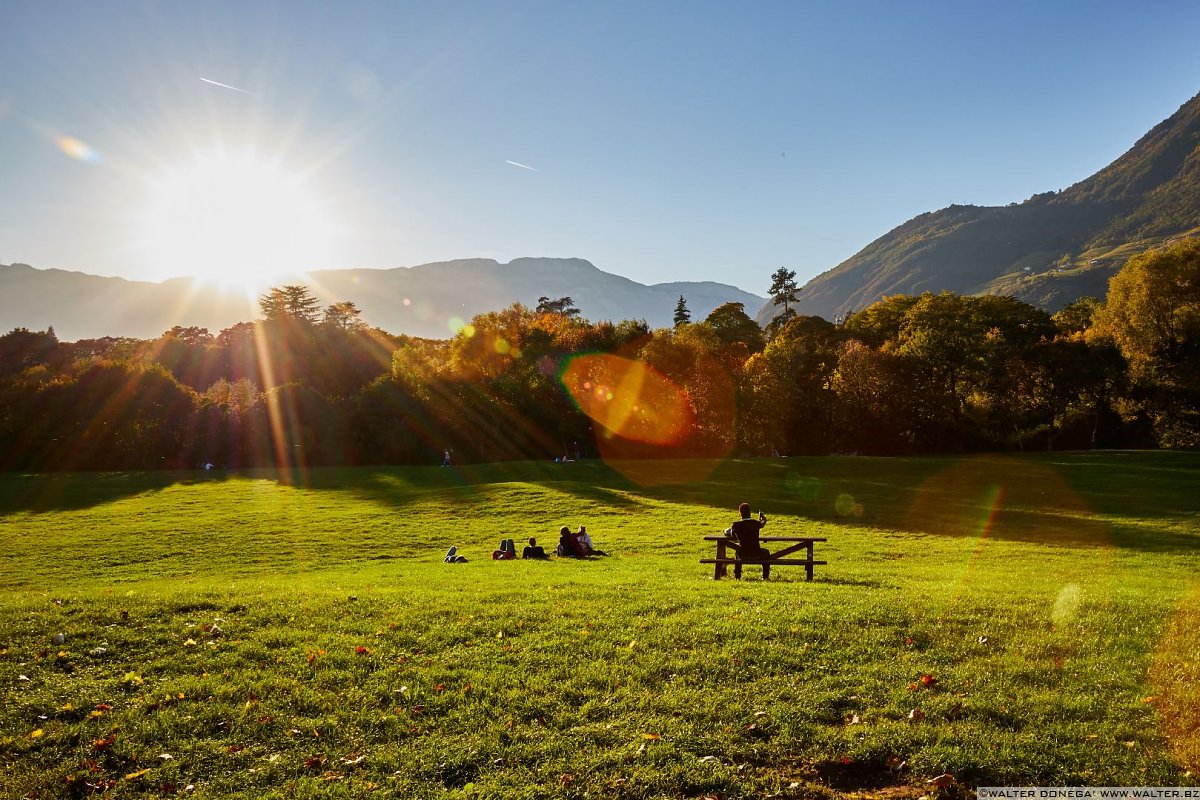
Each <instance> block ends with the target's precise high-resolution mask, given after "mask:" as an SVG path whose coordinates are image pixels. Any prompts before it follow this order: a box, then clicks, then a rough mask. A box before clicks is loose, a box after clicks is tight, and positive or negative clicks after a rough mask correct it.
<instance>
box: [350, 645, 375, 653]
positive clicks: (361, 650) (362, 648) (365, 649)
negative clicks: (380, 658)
mask: <svg viewBox="0 0 1200 800" xmlns="http://www.w3.org/2000/svg"><path fill="white" fill-rule="evenodd" d="M354 652H355V653H357V654H358V655H360V656H369V655H371V648H369V647H366V646H365V645H361V644H360V645H357V646H356V647H355V648H354Z"/></svg>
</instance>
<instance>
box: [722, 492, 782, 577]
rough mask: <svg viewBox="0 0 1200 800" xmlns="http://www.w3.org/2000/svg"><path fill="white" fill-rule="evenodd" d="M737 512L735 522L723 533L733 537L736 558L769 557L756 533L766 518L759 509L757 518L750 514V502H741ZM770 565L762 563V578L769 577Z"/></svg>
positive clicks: (765, 521)
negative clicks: (738, 515) (736, 553)
mask: <svg viewBox="0 0 1200 800" xmlns="http://www.w3.org/2000/svg"><path fill="white" fill-rule="evenodd" d="M738 514H740V517H739V519H738V520H737V522H735V523H733V524H732V525H730V526H729V527H728V528H726V529H725V535H726V536H728V537H729V538H731V539H733V541H734V543H735V544H734V547H736V548H737V552H738V558H762V559H766V558H770V557H771V553H770V551H769V550H767V549H766V548H764V547H763V546H762V545H761V544H760V543H759V541H758V534H759V531H761V530H762V529H763V528H764V527H766V524H767V518H766V517H765V516H764V515H763V513H762V512H761V511H759V512H758V519H754V518H753V517H751V516H750V504H749V503H742V504H741V505H740V506H738ZM770 574H771V565H770V564H763V580H766V579H767V578H768V577H770Z"/></svg>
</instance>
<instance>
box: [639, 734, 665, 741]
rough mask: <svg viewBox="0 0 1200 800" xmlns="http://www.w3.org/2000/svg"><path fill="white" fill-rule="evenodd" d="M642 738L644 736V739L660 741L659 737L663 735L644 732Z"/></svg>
mask: <svg viewBox="0 0 1200 800" xmlns="http://www.w3.org/2000/svg"><path fill="white" fill-rule="evenodd" d="M642 738H643V739H650V740H651V741H655V742H657V741H658V740H659V739H661V738H662V737H661V736H659V735H658V734H657V733H643V734H642Z"/></svg>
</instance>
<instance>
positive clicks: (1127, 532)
mask: <svg viewBox="0 0 1200 800" xmlns="http://www.w3.org/2000/svg"><path fill="white" fill-rule="evenodd" d="M697 466H700V465H698V464H696V463H694V462H673V461H664V462H660V463H658V464H656V465H655V474H656V477H658V478H662V479H666V480H668V481H671V482H669V483H656V484H655V485H649V486H647V485H641V484H639V483H637V482H636V481H634V480H632V479H630V478H627V477H623V476H622V475H621V474H620V473H618V472H616V471H615V470H613V469H611V468H609V467H606V466H605V465H603V464H601V463H599V462H596V461H591V462H584V463H581V464H573V465H554V464H548V463H510V464H503V465H486V466H478V467H459V468H455V469H454V470H443V469H438V468H436V467H433V468H409V469H383V470H381V469H355V470H320V469H318V470H299V471H290V470H289V471H282V472H276V471H269V472H268V471H263V472H246V473H232V472H231V473H223V472H220V473H218V472H214V473H204V472H200V473H196V472H178V473H166V472H158V473H132V474H131V473H125V474H113V473H102V474H97V473H90V474H61V475H54V476H39V475H15V474H9V475H3V476H0V548H2V549H3V552H4V553H5V555H6V561H5V570H4V572H3V574H2V575H0V586H2V587H3V589H4V591H3V593H0V632H2V633H0V683H3V685H4V686H5V687H6V688H5V702H4V703H3V705H2V706H0V763H3V764H4V776H5V778H4V786H5V792H6V793H7V794H10V795H11V796H14V797H21V796H26V795H29V794H38V793H40V794H41V795H43V796H54V797H61V796H68V795H70V794H71V793H72V792H78V793H79V794H86V793H88V792H89V791H95V788H94V787H97V786H102V785H108V784H107V782H109V781H111V782H112V788H111V790H109V791H108V792H106V794H113V795H118V794H119V796H122V797H154V796H159V795H161V794H164V793H165V794H168V795H170V794H174V793H180V792H185V791H188V790H187V789H186V787H187V786H192V787H194V790H192V792H190V793H194V794H195V795H196V796H209V797H250V796H255V797H263V798H282V797H296V796H299V797H308V796H360V795H361V796H371V795H373V794H379V795H380V796H383V795H391V796H404V797H429V798H452V797H470V796H478V797H583V796H605V797H616V798H644V797H677V796H691V797H702V796H704V795H717V794H719V795H721V796H723V797H726V798H730V800H749V798H759V797H763V796H766V795H771V794H776V795H778V794H782V795H783V796H785V797H790V796H819V797H832V796H837V795H838V794H840V793H851V794H855V795H858V794H865V793H869V792H886V793H887V794H888V795H889V796H896V797H907V796H917V794H922V793H926V792H929V791H930V790H929V787H928V784H927V783H926V782H927V781H929V780H930V779H932V778H934V777H935V776H937V775H939V774H942V773H944V772H951V773H952V774H953V775H954V776H955V779H956V782H957V784H958V788H957V789H956V790H955V791H961V792H962V793H963V794H969V793H970V792H971V790H972V788H973V787H974V786H977V785H1083V784H1098V785H1167V786H1170V785H1194V784H1195V782H1196V778H1195V775H1196V773H1195V772H1194V771H1192V772H1188V771H1187V770H1188V769H1191V770H1195V768H1196V764H1195V762H1194V753H1195V752H1197V751H1196V749H1195V748H1196V739H1195V728H1194V725H1192V724H1191V722H1192V721H1193V720H1194V716H1195V708H1196V698H1197V684H1196V676H1195V670H1194V663H1193V662H1194V661H1195V659H1194V657H1193V655H1194V646H1193V645H1194V642H1195V641H1196V624H1195V621H1196V610H1195V609H1196V595H1195V592H1194V573H1195V567H1196V554H1197V552H1198V547H1200V542H1198V541H1197V531H1196V529H1195V525H1194V519H1195V517H1196V515H1197V513H1200V505H1197V499H1196V497H1195V493H1194V492H1193V491H1191V489H1192V488H1193V487H1194V485H1195V482H1196V480H1197V478H1198V477H1200V461H1198V459H1197V457H1196V456H1195V455H1194V454H1180V453H1157V454H1145V453H1140V454H1078V455H1056V456H1053V457H1050V456H1042V457H1030V456H1024V457H1021V458H995V457H983V458H966V459H949V458H939V459H883V460H873V459H863V458H824V459H806V458H794V459H788V460H786V461H783V460H769V461H768V460H761V461H734V462H724V463H718V462H713V463H709V464H707V465H704V466H705V467H706V469H705V471H704V472H703V473H701V477H700V478H699V479H697V478H693V479H691V480H688V479H687V478H686V476H687V475H688V474H689V473H691V474H695V472H694V471H695V469H696V468H697ZM743 500H747V501H750V502H752V503H754V504H755V506H758V505H759V504H761V505H762V506H763V507H764V509H765V510H766V512H767V514H768V515H769V517H770V526H771V529H772V532H778V533H784V532H788V533H809V534H812V535H816V536H822V537H826V538H828V539H829V541H828V542H827V543H825V544H822V545H818V548H819V549H818V553H819V554H820V556H821V557H822V558H824V559H825V560H828V561H829V564H828V566H826V567H819V568H818V572H817V580H816V581H814V582H813V583H805V582H804V581H803V578H802V572H800V570H798V569H797V568H791V571H790V572H789V571H788V568H786V567H781V568H779V569H778V570H775V571H773V572H772V580H771V581H769V582H762V581H761V580H759V579H758V577H757V575H750V576H748V577H747V579H746V580H743V581H742V582H740V583H738V582H734V581H722V582H713V581H712V578H711V574H712V573H711V571H710V568H709V567H707V566H704V565H701V564H699V563H698V562H699V559H700V558H702V557H706V556H708V555H709V554H710V553H711V549H710V548H711V544H708V543H705V542H703V541H702V540H701V537H702V535H704V534H705V533H707V532H715V531H718V530H720V529H722V528H723V527H725V526H726V525H727V524H728V523H729V522H730V517H731V516H732V515H733V514H734V511H733V509H734V508H735V507H736V504H737V503H738V502H740V501H743ZM579 522H584V523H586V524H587V525H588V528H589V530H590V531H591V532H592V534H593V536H594V537H595V539H596V542H597V544H598V545H599V546H601V547H602V548H604V549H606V550H608V551H610V552H612V553H613V555H612V556H611V557H609V558H604V559H593V560H590V561H574V560H565V559H552V560H550V561H548V562H536V563H529V562H520V561H518V562H493V561H491V560H490V559H489V558H488V557H487V554H488V553H490V552H491V550H492V549H494V548H495V547H496V542H497V541H498V540H499V539H500V538H501V537H513V538H517V539H521V538H523V537H526V536H530V535H532V536H537V537H538V538H539V539H543V540H547V541H551V540H552V537H553V531H555V530H556V529H557V527H558V526H559V525H560V524H571V525H574V524H577V523H579ZM452 544H453V545H457V546H458V547H459V549H460V551H461V552H463V553H465V554H466V555H467V556H468V558H469V559H470V561H469V563H466V564H460V565H446V564H443V563H441V557H442V554H443V553H444V552H445V550H446V548H447V547H448V546H450V545H452ZM58 633H62V634H63V637H64V638H63V641H62V643H61V644H60V643H56V642H55V639H54V637H55V635H56V634H58ZM22 676H23V677H22ZM923 676H929V681H928V685H926V684H925V682H923V680H922V678H923ZM914 709H917V710H919V711H920V712H921V714H922V715H923V718H916V715H914V714H913V710H914ZM910 716H911V717H912V718H910ZM1189 753H1191V754H1192V755H1191V756H1189ZM1189 758H1190V759H1193V760H1188V759H1189ZM901 762H903V763H904V767H903V768H899V764H900V763H901ZM89 783H90V784H91V786H92V787H93V788H92V789H89V788H88V784H89Z"/></svg>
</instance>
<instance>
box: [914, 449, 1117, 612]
mask: <svg viewBox="0 0 1200 800" xmlns="http://www.w3.org/2000/svg"><path fill="white" fill-rule="evenodd" d="M914 498H915V499H914V502H913V503H912V505H911V506H910V507H909V509H908V513H907V515H906V517H905V518H906V523H905V527H906V528H907V529H908V530H913V531H924V532H928V533H932V534H937V535H944V536H955V537H965V539H966V540H965V541H964V547H963V548H962V564H961V567H960V568H959V572H958V577H957V580H956V581H955V583H954V587H953V591H952V592H951V593H950V595H949V597H948V601H947V602H949V603H951V604H952V603H954V602H955V601H956V600H957V599H958V598H961V597H965V596H967V594H968V593H969V589H970V586H971V585H972V583H973V578H974V576H976V575H983V574H991V575H995V574H1002V573H1003V572H1004V571H1006V570H1007V569H1008V561H1009V558H1010V557H1009V556H1008V555H1007V553H1006V552H1005V551H1003V550H996V549H995V548H994V547H993V546H992V543H993V542H996V541H1022V542H1028V543H1030V544H1034V545H1040V546H1045V547H1053V548H1072V549H1079V550H1080V551H1081V556H1082V557H1080V558H1077V559H1063V560H1055V561H1053V562H1049V563H1048V564H1047V577H1053V578H1055V579H1057V580H1058V581H1059V586H1067V587H1068V588H1069V587H1070V586H1071V585H1076V584H1077V588H1076V590H1075V592H1074V593H1072V592H1070V591H1067V593H1066V594H1063V595H1060V596H1059V599H1052V600H1051V603H1050V607H1049V608H1048V609H1047V611H1048V616H1051V617H1053V615H1054V614H1055V610H1054V609H1055V608H1058V609H1059V611H1058V613H1059V617H1060V618H1062V619H1065V618H1066V617H1065V616H1063V615H1064V614H1067V613H1068V612H1069V611H1070V610H1071V609H1072V608H1074V606H1073V605H1072V596H1073V597H1074V602H1076V603H1077V602H1079V600H1080V597H1081V595H1080V594H1079V589H1080V587H1088V589H1089V590H1095V588H1096V587H1097V585H1098V581H1100V580H1103V579H1104V578H1105V577H1106V576H1108V575H1110V574H1111V569H1110V568H1109V567H1110V563H1111V558H1112V546H1111V544H1112V543H1111V540H1110V538H1109V532H1108V528H1107V526H1105V525H1104V523H1103V522H1101V521H1100V520H1098V519H1097V518H1095V516H1094V515H1093V514H1092V513H1091V511H1090V509H1089V508H1088V507H1087V504H1086V502H1085V501H1084V499H1083V498H1082V497H1081V496H1080V495H1079V493H1078V492H1076V491H1075V490H1074V489H1073V488H1071V486H1070V485H1068V484H1067V482H1066V481H1065V480H1063V477H1062V475H1061V474H1059V472H1058V471H1057V470H1056V469H1055V468H1054V467H1053V466H1052V465H1047V464H1038V463H1035V462H1031V461H1027V460H1020V459H1009V458H1004V457H1002V456H982V457H979V458H971V459H967V460H964V461H962V462H960V463H958V464H956V465H955V466H953V467H951V468H950V469H948V470H945V471H944V472H941V473H939V474H937V475H935V476H933V477H932V478H930V479H929V480H928V481H926V482H925V483H924V484H923V485H922V486H921V487H920V488H919V489H918V490H917V491H916V492H915V493H914ZM1050 570H1053V572H1052V573H1051V572H1050ZM1064 591H1066V590H1064ZM1047 621H1048V622H1050V621H1053V622H1057V621H1058V620H1057V619H1050V620H1047Z"/></svg>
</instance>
